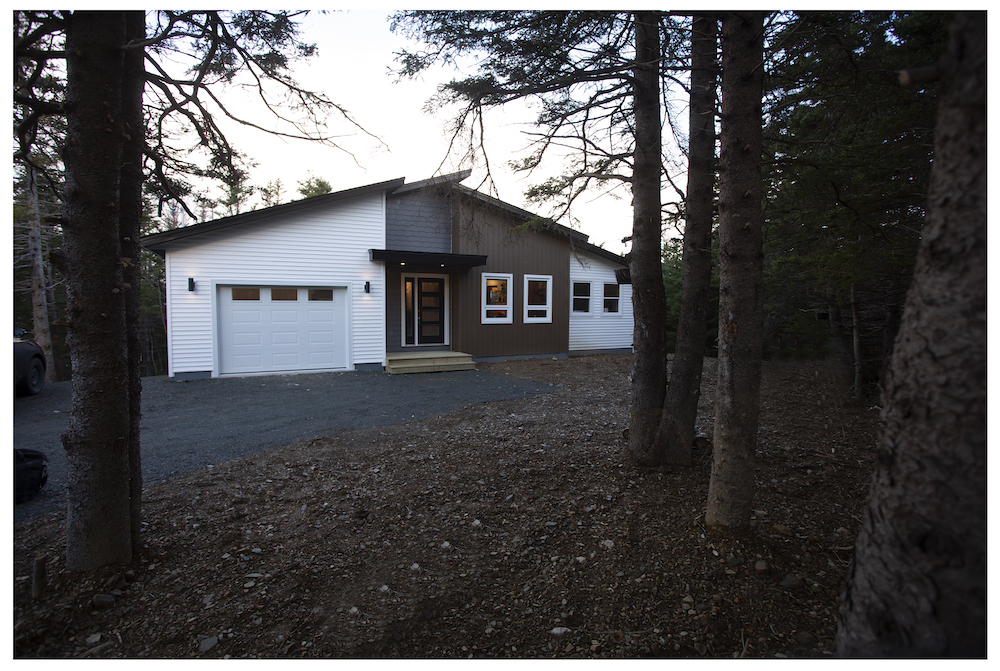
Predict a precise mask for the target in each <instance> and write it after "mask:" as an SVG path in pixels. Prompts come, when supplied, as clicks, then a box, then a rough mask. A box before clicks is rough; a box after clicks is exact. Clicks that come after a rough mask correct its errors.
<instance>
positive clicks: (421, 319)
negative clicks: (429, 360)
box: [417, 277, 445, 345]
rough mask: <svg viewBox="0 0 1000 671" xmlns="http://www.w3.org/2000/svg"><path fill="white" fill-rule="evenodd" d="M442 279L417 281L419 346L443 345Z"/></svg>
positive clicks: (428, 278)
mask: <svg viewBox="0 0 1000 671" xmlns="http://www.w3.org/2000/svg"><path fill="white" fill-rule="evenodd" d="M444 313H445V305H444V279H442V278H438V277H421V278H418V279H417V331H418V334H419V335H418V337H417V340H418V342H419V343H420V344H421V345H440V344H443V343H444V329H445V323H444Z"/></svg>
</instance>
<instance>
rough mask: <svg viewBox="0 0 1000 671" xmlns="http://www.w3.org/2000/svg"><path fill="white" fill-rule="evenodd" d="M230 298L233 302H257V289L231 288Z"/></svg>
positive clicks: (258, 291) (258, 289)
mask: <svg viewBox="0 0 1000 671" xmlns="http://www.w3.org/2000/svg"><path fill="white" fill-rule="evenodd" d="M232 292H233V293H232V296H233V300H234V301H259V300H260V288H259V287H233V288H232Z"/></svg>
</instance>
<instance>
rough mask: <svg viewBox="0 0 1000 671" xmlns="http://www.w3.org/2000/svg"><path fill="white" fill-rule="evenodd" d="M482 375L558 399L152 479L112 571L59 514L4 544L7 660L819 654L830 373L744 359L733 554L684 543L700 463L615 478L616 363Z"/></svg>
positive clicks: (830, 520)
mask: <svg viewBox="0 0 1000 671" xmlns="http://www.w3.org/2000/svg"><path fill="white" fill-rule="evenodd" d="M480 367H483V368H489V369H491V370H494V371H498V372H501V373H507V374H510V375H512V376H517V377H523V378H530V379H533V380H538V381H543V382H549V383H552V384H553V385H555V386H554V387H553V391H552V392H551V393H547V394H542V395H539V396H535V397H531V398H526V399H518V400H510V401H502V402H496V403H489V404H475V405H469V406H466V407H464V408H463V409H461V410H459V411H457V412H454V413H451V414H449V415H445V416H442V417H438V418H435V419H431V420H427V421H417V422H413V423H408V424H401V425H396V426H389V427H381V428H374V429H364V430H360V431H355V432H352V433H345V434H341V435H338V436H334V437H329V438H323V439H316V440H312V441H307V442H303V443H299V444H295V445H291V446H289V447H286V448H283V449H280V450H276V451H274V452H270V453H267V454H263V455H258V456H255V457H251V458H247V459H244V460H240V461H235V462H230V463H227V464H222V465H218V466H215V467H212V468H209V469H204V470H201V471H197V472H194V473H191V474H188V475H186V476H182V477H179V478H176V479H174V480H171V481H169V482H165V483H160V484H156V485H152V486H149V487H148V488H147V490H146V492H145V500H144V520H145V521H144V523H143V524H144V537H143V539H142V541H143V544H144V553H143V555H142V557H141V558H139V560H138V561H136V562H135V563H134V565H132V566H124V567H117V568H108V569H105V570H102V571H97V572H94V573H91V574H84V575H81V574H70V573H67V572H66V571H65V570H64V567H63V552H64V551H63V545H64V538H65V536H64V531H63V522H64V520H63V516H62V515H56V516H52V517H49V518H43V519H40V520H36V521H34V522H31V523H29V524H27V525H24V526H20V527H17V528H15V532H14V548H15V552H14V576H13V579H14V632H13V634H14V654H15V656H16V657H94V658H111V657H140V658H179V657H192V658H221V657H231V658H243V657H261V658H303V657H309V658H315V657H349V658H360V657H376V658H393V657H406V658H438V657H449V658H453V657H463V658H464V657H473V658H554V657H555V658H641V657H654V656H655V657H687V658H690V657H699V658H700V657H724V658H732V657H823V656H828V655H830V654H831V648H832V643H833V636H834V633H835V627H836V613H837V604H838V598H839V593H840V589H841V586H842V584H843V580H844V577H845V574H846V569H847V566H848V561H849V560H850V557H851V552H852V551H851V546H852V544H853V539H854V537H855V535H856V533H857V531H858V529H859V526H860V514H861V510H862V507H863V505H864V502H865V499H866V496H867V491H868V484H869V480H870V478H871V473H872V471H873V469H874V446H875V440H876V437H875V436H876V426H877V421H878V412H877V409H874V408H871V407H866V406H862V405H857V404H855V403H853V402H851V401H848V400H847V399H848V393H847V389H846V387H845V386H844V385H843V384H842V383H841V380H840V379H839V378H838V376H837V375H835V374H834V372H833V370H832V369H831V368H830V367H829V365H828V364H826V363H823V362H796V363H791V362H766V363H765V366H764V375H763V382H762V394H761V402H762V412H761V419H760V430H759V450H758V458H757V477H756V480H757V495H756V500H755V504H754V508H755V511H756V512H755V515H754V517H753V519H752V521H751V525H752V526H751V531H750V532H749V533H747V534H744V535H742V536H741V537H737V538H733V537H726V536H723V535H721V534H719V533H718V532H713V531H711V530H709V529H707V528H706V527H705V525H704V510H705V502H706V497H707V491H708V482H709V476H710V471H711V455H710V453H708V452H704V451H699V452H696V457H695V465H694V466H693V467H691V468H685V469H677V470H673V471H664V472H659V471H638V470H635V469H633V468H630V467H629V466H627V465H626V464H625V463H624V459H623V457H624V450H625V440H624V438H623V430H624V429H625V427H626V426H627V425H628V414H627V413H628V398H629V382H628V377H629V372H630V369H631V356H630V355H600V356H589V357H581V358H573V359H568V360H566V359H562V360H554V359H551V360H550V359H546V360H531V361H513V362H506V363H496V364H480ZM714 380H715V362H714V360H712V359H707V360H706V371H705V382H704V384H703V388H702V401H701V411H700V419H699V427H698V428H699V430H700V431H701V432H702V433H704V434H705V435H707V436H711V435H712V424H711V417H712V403H713V397H714V386H715V385H714ZM36 557H45V558H46V559H47V572H48V579H47V584H46V587H45V590H44V593H43V594H42V596H41V597H40V598H37V599H33V598H32V596H31V583H32V579H31V573H32V561H33V559H35V558H36Z"/></svg>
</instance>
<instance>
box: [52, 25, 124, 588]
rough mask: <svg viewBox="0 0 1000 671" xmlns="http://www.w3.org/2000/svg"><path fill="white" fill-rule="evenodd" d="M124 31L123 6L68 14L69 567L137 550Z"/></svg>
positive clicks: (97, 563) (65, 220)
mask: <svg viewBox="0 0 1000 671" xmlns="http://www.w3.org/2000/svg"><path fill="white" fill-rule="evenodd" d="M124 41H125V20H124V15H123V14H122V13H120V12H75V13H74V14H73V15H72V16H71V17H70V19H69V21H68V28H67V31H66V110H67V113H66V126H67V128H66V131H67V141H66V145H65V148H64V150H63V161H64V164H65V174H66V187H65V188H66V194H65V202H64V206H63V207H64V210H63V256H64V257H65V263H66V282H67V294H68V305H67V308H66V311H67V315H68V320H69V328H68V331H67V336H66V342H67V344H68V345H69V350H70V357H71V361H72V366H73V409H72V417H71V418H70V422H69V426H68V427H67V428H66V431H65V433H63V436H62V441H63V446H64V447H65V448H66V456H67V461H68V473H67V508H68V510H67V520H66V567H67V568H68V569H69V570H71V571H74V570H89V569H92V568H96V567H98V566H102V565H104V564H110V563H124V562H128V561H129V560H130V558H131V556H132V545H131V538H130V536H131V534H130V526H129V462H128V436H129V393H128V366H127V363H126V358H127V350H126V339H125V310H124V305H123V293H122V291H121V289H122V284H123V283H122V266H121V263H120V258H121V244H120V240H119V232H118V220H119V215H120V211H119V206H118V197H119V184H120V174H121V161H122V144H123V138H124V125H123V123H122V108H121V107H122V104H121V85H122V58H123V56H122V46H123V44H124ZM94 129H100V131H101V132H100V133H95V132H94Z"/></svg>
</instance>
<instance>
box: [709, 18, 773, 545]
mask: <svg viewBox="0 0 1000 671" xmlns="http://www.w3.org/2000/svg"><path fill="white" fill-rule="evenodd" d="M763 26H764V14H763V13H762V12H747V13H732V14H726V16H725V18H723V20H722V150H721V154H720V166H719V173H720V175H719V250H720V253H719V382H718V387H717V391H716V404H715V439H714V441H713V443H714V445H713V450H712V454H713V460H712V475H711V480H710V482H709V487H708V508H707V510H706V512H705V521H706V523H707V524H709V525H710V526H719V527H730V528H735V527H742V526H744V525H747V524H749V522H750V512H751V508H752V505H753V495H754V452H755V451H756V447H757V417H758V413H759V410H760V366H761V354H762V350H763V337H764V336H763V334H764V307H763V305H764V304H763V283H764V277H763V260H764V254H763V248H762V238H761V219H762V207H761V204H762V198H763V189H762V185H761V155H762V151H763V145H762V137H761V97H762V94H763V81H764V66H763V58H764V54H763V45H764V37H763V30H764V29H763Z"/></svg>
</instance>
